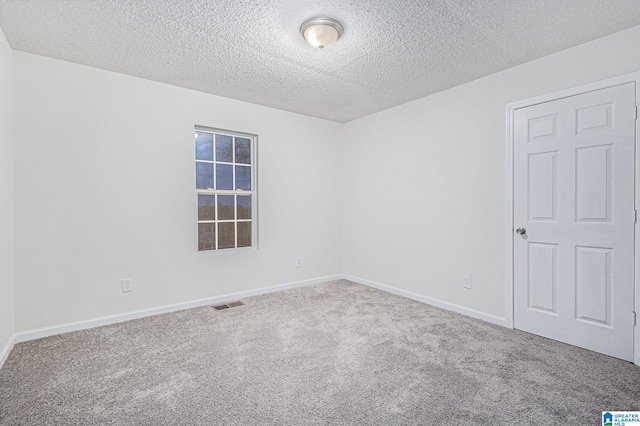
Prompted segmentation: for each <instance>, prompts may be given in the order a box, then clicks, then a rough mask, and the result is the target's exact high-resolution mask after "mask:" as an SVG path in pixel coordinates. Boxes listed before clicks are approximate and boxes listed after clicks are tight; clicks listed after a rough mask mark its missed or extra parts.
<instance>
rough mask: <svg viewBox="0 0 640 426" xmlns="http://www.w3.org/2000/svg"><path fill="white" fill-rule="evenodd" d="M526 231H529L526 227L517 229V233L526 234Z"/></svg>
mask: <svg viewBox="0 0 640 426" xmlns="http://www.w3.org/2000/svg"><path fill="white" fill-rule="evenodd" d="M526 233H527V230H526V229H524V228H518V229H516V234H518V235H524V234H526Z"/></svg>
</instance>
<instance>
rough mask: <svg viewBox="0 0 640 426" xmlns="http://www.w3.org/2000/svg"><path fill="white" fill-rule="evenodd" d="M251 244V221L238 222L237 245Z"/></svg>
mask: <svg viewBox="0 0 640 426" xmlns="http://www.w3.org/2000/svg"><path fill="white" fill-rule="evenodd" d="M250 246H251V222H238V247H250Z"/></svg>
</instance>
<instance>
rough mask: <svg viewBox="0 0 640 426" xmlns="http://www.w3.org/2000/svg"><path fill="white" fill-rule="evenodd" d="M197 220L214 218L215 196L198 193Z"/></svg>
mask: <svg viewBox="0 0 640 426" xmlns="http://www.w3.org/2000/svg"><path fill="white" fill-rule="evenodd" d="M198 220H216V196H215V195H203V194H198Z"/></svg>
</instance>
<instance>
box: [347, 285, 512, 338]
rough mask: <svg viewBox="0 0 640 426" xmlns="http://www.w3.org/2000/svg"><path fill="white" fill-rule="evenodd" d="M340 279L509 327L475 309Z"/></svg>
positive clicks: (411, 293) (496, 318) (502, 321)
mask: <svg viewBox="0 0 640 426" xmlns="http://www.w3.org/2000/svg"><path fill="white" fill-rule="evenodd" d="M342 278H344V279H345V280H349V281H353V282H354V283H358V284H362V285H366V286H368V287H373V288H377V289H378V290H382V291H386V292H387V293H392V294H396V295H398V296H403V297H406V298H408V299H413V300H417V301H418V302H422V303H426V304H427V305H433V306H437V307H438V308H442V309H446V310H447V311H453V312H457V313H459V314H462V315H466V316H468V317H471V318H476V319H479V320H482V321H486V322H490V323H492V324H497V325H501V326H503V327H508V328H511V327H509V324H508V322H507V319H506V318H502V317H499V316H496V315H491V314H487V313H485V312H481V311H476V310H475V309H469V308H465V307H464V306H460V305H456V304H453V303H449V302H444V301H442V300H438V299H433V298H431V297H427V296H423V295H421V294H417V293H413V292H410V291H406V290H400V289H399V288H395V287H391V286H389V285H386V284H380V283H377V282H375V281H371V280H367V279H364V278H360V277H354V276H353V275H348V274H342Z"/></svg>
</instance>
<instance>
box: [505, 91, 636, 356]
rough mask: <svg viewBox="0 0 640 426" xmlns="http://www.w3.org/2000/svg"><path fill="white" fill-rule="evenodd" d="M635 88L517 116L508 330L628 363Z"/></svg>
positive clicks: (523, 110) (526, 110)
mask: <svg viewBox="0 0 640 426" xmlns="http://www.w3.org/2000/svg"><path fill="white" fill-rule="evenodd" d="M635 102H636V101H635V84H634V83H627V84H623V85H619V86H614V87H610V88H606V89H602V90H597V91H593V92H588V93H584V94H581V95H576V96H571V97H567V98H562V99H558V100H555V101H551V102H545V103H542V104H538V105H533V106H529V107H526V108H521V109H518V110H516V111H515V112H514V223H515V226H516V227H517V228H524V229H526V232H524V233H523V234H522V235H519V234H514V279H515V284H514V325H515V327H516V328H518V329H521V330H524V331H529V332H532V333H535V334H539V335H542V336H545V337H549V338H552V339H556V340H560V341H563V342H566V343H570V344H573V345H576V346H580V347H584V348H587V349H590V350H594V351H597V352H601V353H605V354H608V355H612V356H615V357H618V358H622V359H626V360H629V361H631V360H632V359H633V317H632V315H633V307H634V302H633V297H634V227H635V224H634V220H633V211H634V210H633V209H634V205H635V198H634V170H635V160H634V158H635V157H634V156H635V114H634V106H635Z"/></svg>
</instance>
